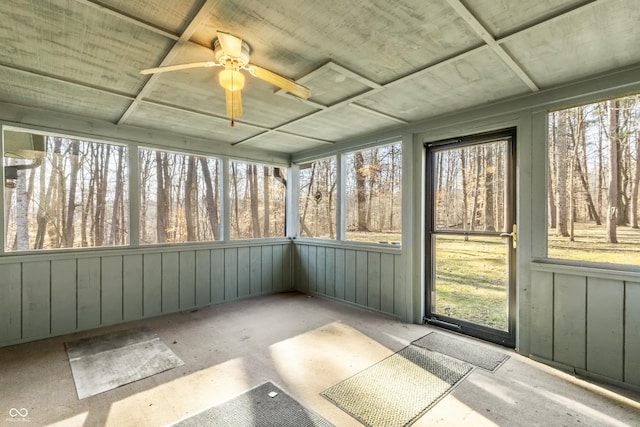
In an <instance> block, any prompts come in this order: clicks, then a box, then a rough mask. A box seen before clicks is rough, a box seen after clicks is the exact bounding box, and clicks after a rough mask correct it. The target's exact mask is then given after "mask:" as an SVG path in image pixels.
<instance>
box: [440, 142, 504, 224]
mask: <svg viewBox="0 0 640 427" xmlns="http://www.w3.org/2000/svg"><path fill="white" fill-rule="evenodd" d="M507 150H508V142H507V141H504V140H502V141H495V142H491V143H483V144H480V145H471V146H468V147H458V148H452V149H444V150H440V151H436V152H435V153H434V154H435V155H434V157H433V163H434V164H433V168H434V169H435V174H434V180H435V182H434V184H435V189H434V191H435V194H434V227H435V229H436V230H465V231H474V230H475V231H510V230H507V229H506V228H505V227H507V228H508V226H509V225H508V224H507V225H505V203H506V200H505V199H506V194H507V193H506V189H505V186H506V171H505V169H506V164H507V162H506V155H507Z"/></svg>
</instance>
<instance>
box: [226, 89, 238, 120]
mask: <svg viewBox="0 0 640 427" xmlns="http://www.w3.org/2000/svg"><path fill="white" fill-rule="evenodd" d="M240 93H241V92H240V91H239V90H234V91H230V90H228V89H225V91H224V95H225V99H226V101H227V117H229V118H230V119H232V120H233V119H235V118H237V117H240V116H241V115H242V95H241V94H240Z"/></svg>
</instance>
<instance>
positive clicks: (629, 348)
mask: <svg viewBox="0 0 640 427" xmlns="http://www.w3.org/2000/svg"><path fill="white" fill-rule="evenodd" d="M625 288H626V290H625V346H624V350H625V358H624V361H625V365H624V380H625V381H626V382H628V383H629V384H633V385H636V386H640V283H636V282H627V283H626V286H625Z"/></svg>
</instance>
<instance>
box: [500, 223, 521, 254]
mask: <svg viewBox="0 0 640 427" xmlns="http://www.w3.org/2000/svg"><path fill="white" fill-rule="evenodd" d="M512 230H513V231H512V232H511V233H500V237H502V238H505V239H506V238H507V237H511V238H512V239H513V240H512V242H513V248H514V249H515V248H516V245H517V240H518V232H517V226H516V224H513V227H512Z"/></svg>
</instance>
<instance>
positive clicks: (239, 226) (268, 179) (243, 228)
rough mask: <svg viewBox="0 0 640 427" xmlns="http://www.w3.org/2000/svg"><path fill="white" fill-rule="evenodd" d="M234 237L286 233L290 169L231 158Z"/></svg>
mask: <svg viewBox="0 0 640 427" xmlns="http://www.w3.org/2000/svg"><path fill="white" fill-rule="evenodd" d="M229 173H230V175H231V176H230V177H229V188H230V193H231V194H230V195H231V197H230V204H231V206H230V207H229V209H230V217H231V238H232V239H247V238H260V237H282V236H284V235H285V212H286V183H287V181H286V169H282V168H277V167H270V166H263V165H257V164H254V163H241V162H231V164H230V168H229Z"/></svg>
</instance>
